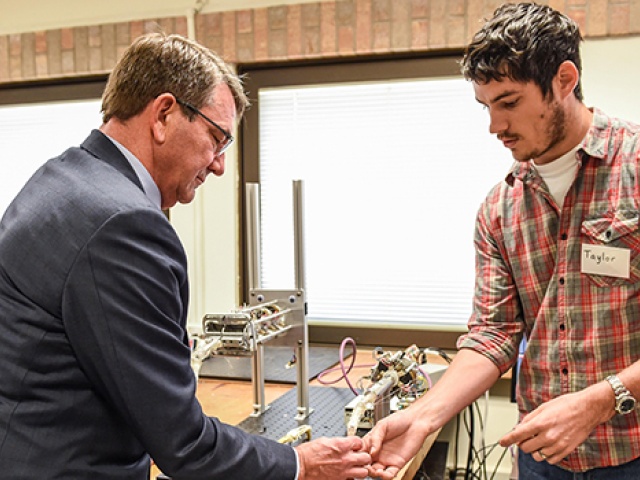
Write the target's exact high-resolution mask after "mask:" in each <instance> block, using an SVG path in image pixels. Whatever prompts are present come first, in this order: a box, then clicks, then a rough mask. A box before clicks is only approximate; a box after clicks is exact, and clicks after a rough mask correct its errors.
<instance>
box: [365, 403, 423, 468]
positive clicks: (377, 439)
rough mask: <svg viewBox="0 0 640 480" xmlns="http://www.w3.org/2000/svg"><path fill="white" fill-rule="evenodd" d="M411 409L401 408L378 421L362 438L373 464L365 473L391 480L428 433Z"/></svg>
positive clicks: (416, 450)
mask: <svg viewBox="0 0 640 480" xmlns="http://www.w3.org/2000/svg"><path fill="white" fill-rule="evenodd" d="M410 410H411V409H407V410H402V411H399V412H397V413H394V414H393V415H390V416H388V417H386V418H384V419H382V420H381V421H379V422H378V423H377V424H376V426H375V427H374V428H373V430H371V431H370V432H369V433H368V434H367V435H366V436H365V437H364V438H363V440H364V444H365V449H367V450H369V452H370V453H371V458H372V460H373V464H372V465H371V467H370V468H369V475H370V476H372V477H379V478H381V479H382V480H391V479H392V478H394V477H395V476H396V475H397V474H398V472H399V471H400V469H402V467H404V465H405V464H406V463H407V462H408V461H409V460H411V459H412V458H413V457H414V456H415V454H416V453H418V450H420V447H421V446H422V444H423V443H424V440H425V438H427V436H428V435H429V434H430V433H431V432H429V431H428V430H427V429H426V428H427V427H426V426H425V425H423V424H422V423H421V422H420V421H419V420H418V419H417V418H416V417H415V415H414V412H412V411H410Z"/></svg>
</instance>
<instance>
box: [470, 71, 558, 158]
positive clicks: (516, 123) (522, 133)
mask: <svg viewBox="0 0 640 480" xmlns="http://www.w3.org/2000/svg"><path fill="white" fill-rule="evenodd" d="M473 88H474V91H475V95H476V100H478V102H480V103H481V104H482V105H484V106H485V108H486V109H487V110H488V111H489V118H490V124H489V132H490V133H492V134H495V135H496V136H497V137H498V140H500V141H502V143H503V144H504V146H505V147H506V148H508V149H509V150H511V154H512V155H513V158H514V159H515V160H517V161H520V162H526V161H529V160H531V159H533V160H535V162H536V163H537V164H539V165H541V164H544V163H549V162H551V161H553V160H555V159H556V158H558V157H559V156H561V155H562V154H563V153H564V152H563V151H561V147H560V144H561V143H562V141H563V140H564V139H565V138H566V132H567V125H566V120H565V113H564V110H563V109H562V106H561V105H560V104H559V103H558V102H557V101H556V100H555V98H554V96H553V94H549V96H548V97H547V98H544V97H543V96H542V92H541V90H540V88H539V87H538V86H537V85H535V84H534V83H533V82H527V83H521V82H514V81H513V80H509V79H507V78H504V79H502V80H501V81H496V80H491V81H489V82H488V83H475V82H474V83H473Z"/></svg>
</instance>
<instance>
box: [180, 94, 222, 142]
mask: <svg viewBox="0 0 640 480" xmlns="http://www.w3.org/2000/svg"><path fill="white" fill-rule="evenodd" d="M176 102H178V103H179V104H180V105H182V106H183V107H185V108H188V109H189V110H191V111H192V112H193V113H196V114H197V115H200V116H201V117H202V118H204V119H205V120H206V121H207V122H208V123H209V124H211V125H213V126H214V127H216V128H217V129H218V130H219V131H220V133H222V135H224V140H222V141H220V140H218V139H217V137H216V141H217V142H218V148H217V151H216V155H222V154H223V153H224V152H225V151H226V150H227V148H229V145H231V144H232V143H233V135H231V134H230V133H229V132H227V131H226V130H225V129H224V128H222V127H221V126H220V125H218V124H217V123H216V122H214V121H213V120H211V119H210V118H209V117H207V116H206V115H205V114H204V113H202V112H201V111H200V110H198V109H197V108H196V107H194V106H193V105H191V104H190V103H187V102H183V101H182V100H180V99H179V98H176Z"/></svg>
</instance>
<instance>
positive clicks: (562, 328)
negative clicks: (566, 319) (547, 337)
mask: <svg viewBox="0 0 640 480" xmlns="http://www.w3.org/2000/svg"><path fill="white" fill-rule="evenodd" d="M560 331H561V332H564V323H561V324H560Z"/></svg>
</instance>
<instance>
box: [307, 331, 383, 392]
mask: <svg viewBox="0 0 640 480" xmlns="http://www.w3.org/2000/svg"><path fill="white" fill-rule="evenodd" d="M347 344H351V349H352V356H351V363H350V364H349V366H348V367H345V363H344V349H345V347H346V346H347ZM355 362H356V342H355V341H354V340H353V338H351V337H346V338H344V339H343V340H342V342H341V343H340V359H339V363H340V366H339V367H334V368H329V369H327V370H324V371H322V372H320V373H319V374H318V376H317V377H316V380H318V382H319V383H321V384H322V385H333V384H335V383H338V382H339V381H341V380H344V381H345V382H347V385H348V386H349V388H350V389H351V391H352V392H353V393H354V394H355V395H360V393H361V392H359V391H358V389H357V388H355V387H354V386H353V385H352V383H351V380H349V377H348V374H349V372H351V370H352V369H354V368H365V367H366V368H371V367H372V366H373V365H355ZM336 370H340V371H341V372H342V375H341V376H340V377H338V378H336V379H335V380H324V379H323V377H324V376H325V375H327V374H328V373H331V372H335V371H336Z"/></svg>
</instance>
